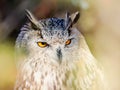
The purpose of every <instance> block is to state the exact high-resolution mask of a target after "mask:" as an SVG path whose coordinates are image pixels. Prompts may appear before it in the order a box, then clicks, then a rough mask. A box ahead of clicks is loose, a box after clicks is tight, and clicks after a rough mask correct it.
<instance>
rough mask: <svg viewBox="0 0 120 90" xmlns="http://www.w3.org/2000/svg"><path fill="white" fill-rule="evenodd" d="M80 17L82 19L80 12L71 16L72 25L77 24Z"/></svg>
mask: <svg viewBox="0 0 120 90" xmlns="http://www.w3.org/2000/svg"><path fill="white" fill-rule="evenodd" d="M79 17H80V13H79V12H75V13H73V14H72V15H71V16H70V18H71V21H72V24H75V23H76V22H77V21H78V19H79Z"/></svg>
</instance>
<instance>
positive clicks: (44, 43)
mask: <svg viewBox="0 0 120 90" xmlns="http://www.w3.org/2000/svg"><path fill="white" fill-rule="evenodd" d="M37 44H38V46H39V47H42V48H44V47H46V46H48V44H47V43H46V42H37Z"/></svg>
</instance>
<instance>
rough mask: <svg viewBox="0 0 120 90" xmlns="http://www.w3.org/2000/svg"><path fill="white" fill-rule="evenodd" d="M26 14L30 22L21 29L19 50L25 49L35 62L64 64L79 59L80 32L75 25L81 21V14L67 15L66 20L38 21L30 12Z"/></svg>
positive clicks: (18, 40)
mask: <svg viewBox="0 0 120 90" xmlns="http://www.w3.org/2000/svg"><path fill="white" fill-rule="evenodd" d="M26 12H27V17H28V20H29V22H28V23H27V24H26V25H24V26H23V27H22V28H21V32H20V34H19V36H18V38H17V40H16V47H17V48H24V51H25V52H26V53H27V55H28V56H32V57H34V60H41V61H42V60H47V61H48V62H51V63H63V62H66V61H67V62H70V61H74V60H75V59H77V56H78V51H79V50H78V49H79V46H80V42H79V41H80V32H79V31H78V30H77V29H76V28H74V27H73V25H74V24H75V23H76V22H77V21H78V19H79V16H80V15H79V12H76V13H73V14H71V15H69V13H66V16H65V18H48V19H42V20H37V19H36V18H35V17H34V16H33V14H32V13H31V12H30V11H28V10H27V11H26Z"/></svg>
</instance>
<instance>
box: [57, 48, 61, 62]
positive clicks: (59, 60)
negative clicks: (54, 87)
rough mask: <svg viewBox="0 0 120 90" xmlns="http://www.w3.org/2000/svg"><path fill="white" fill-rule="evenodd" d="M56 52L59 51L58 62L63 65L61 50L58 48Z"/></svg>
mask: <svg viewBox="0 0 120 90" xmlns="http://www.w3.org/2000/svg"><path fill="white" fill-rule="evenodd" d="M56 51H57V57H58V62H59V63H61V62H62V52H61V49H60V48H58V49H57V50H56Z"/></svg>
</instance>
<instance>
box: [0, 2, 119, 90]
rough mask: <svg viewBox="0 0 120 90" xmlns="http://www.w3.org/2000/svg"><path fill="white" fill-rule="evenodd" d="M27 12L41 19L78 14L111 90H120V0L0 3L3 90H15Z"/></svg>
mask: <svg viewBox="0 0 120 90" xmlns="http://www.w3.org/2000/svg"><path fill="white" fill-rule="evenodd" d="M25 9H28V10H30V11H31V12H32V13H33V14H34V15H35V16H36V17H37V18H38V19H42V18H49V17H53V16H59V17H64V14H65V13H66V12H67V11H68V12H70V13H73V12H76V11H79V12H80V14H81V17H80V19H79V22H78V24H77V28H79V30H80V31H81V32H82V33H83V35H84V36H85V38H86V40H87V43H88V45H89V47H90V50H91V52H92V53H93V55H94V56H95V57H96V58H97V60H98V61H99V62H100V63H101V64H102V65H103V67H104V70H105V74H106V76H107V79H108V82H109V84H108V85H109V86H110V88H111V90H120V0H0V90H13V86H14V82H15V78H16V66H15V65H16V64H15V55H14V54H15V53H14V44H15V39H16V37H17V35H18V33H19V32H20V28H21V27H22V25H23V24H25V22H26V16H25Z"/></svg>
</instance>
